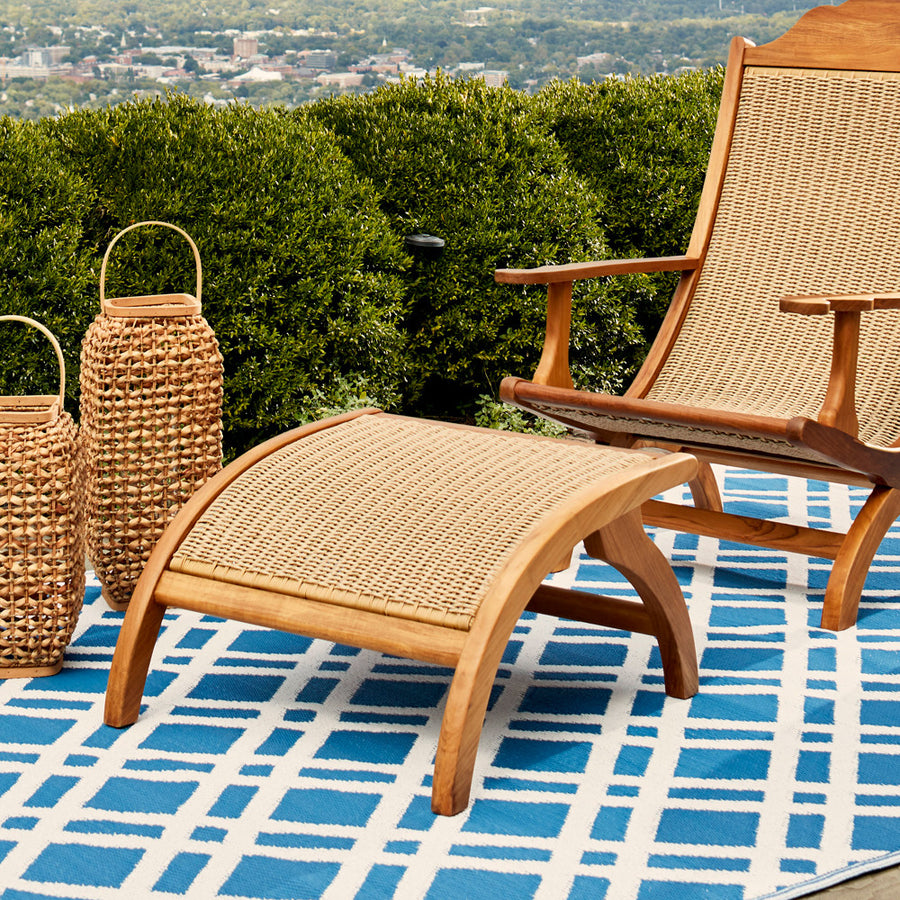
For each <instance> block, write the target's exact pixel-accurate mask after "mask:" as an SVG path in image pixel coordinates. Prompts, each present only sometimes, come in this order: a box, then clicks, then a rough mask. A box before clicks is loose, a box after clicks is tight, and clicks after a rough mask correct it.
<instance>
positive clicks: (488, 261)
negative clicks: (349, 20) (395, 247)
mask: <svg viewBox="0 0 900 900" xmlns="http://www.w3.org/2000/svg"><path fill="white" fill-rule="evenodd" d="M297 117H298V118H299V119H307V118H313V119H315V120H317V121H319V122H322V123H324V124H326V125H328V126H329V127H330V128H331V129H333V131H334V133H335V134H336V135H337V137H338V140H339V141H340V144H341V147H342V148H343V150H344V152H345V153H346V155H347V156H348V157H349V158H350V159H351V160H352V161H353V163H354V164H355V166H356V167H357V169H358V170H359V172H360V173H362V174H363V175H365V176H366V177H367V178H369V179H371V180H372V181H373V182H374V184H375V185H376V187H377V189H378V190H379V191H380V192H381V197H382V199H381V207H382V209H383V210H384V211H385V212H386V213H387V215H388V216H389V217H390V219H391V222H392V224H393V227H394V229H395V230H396V232H397V233H398V235H401V236H403V235H408V234H414V233H421V232H424V233H429V234H433V235H436V236H438V237H441V238H443V239H444V240H445V241H446V247H445V250H444V252H443V255H442V256H440V258H438V259H436V260H434V261H421V260H420V261H413V262H412V264H411V266H410V268H409V269H408V270H407V272H406V300H405V307H404V315H403V327H404V328H405V329H406V331H407V333H408V340H409V345H408V353H409V357H410V371H409V381H408V384H407V391H406V393H405V396H404V406H405V408H406V409H415V410H417V411H419V412H422V413H425V414H429V415H437V416H444V417H459V416H461V415H471V414H472V413H473V412H474V409H475V407H476V405H477V403H478V398H479V396H481V395H484V394H495V393H496V388H497V385H498V383H499V381H500V379H501V378H503V377H504V376H505V375H509V374H518V375H530V374H531V373H532V372H533V370H534V367H535V365H536V363H537V360H538V358H539V355H540V338H541V336H542V335H543V331H544V317H545V295H546V289H545V288H535V289H529V290H522V289H514V288H511V287H510V286H508V285H498V284H496V283H495V282H494V279H493V272H494V270H495V269H496V268H499V267H531V266H537V265H543V264H546V263H563V262H570V261H581V260H587V259H597V258H602V257H604V256H606V255H608V251H607V248H606V244H605V241H604V238H603V232H602V230H601V228H600V227H599V225H598V224H597V221H598V217H597V216H596V214H595V208H596V206H597V204H598V202H599V201H598V199H597V198H596V197H595V196H594V195H593V193H592V192H591V190H590V189H589V188H588V187H586V186H585V184H584V182H583V181H582V180H581V179H579V178H578V177H576V176H575V175H574V174H573V173H572V171H571V169H570V167H569V165H568V163H567V160H566V158H565V156H564V154H563V153H562V150H561V149H560V146H559V144H558V143H557V141H556V140H555V139H554V138H553V137H552V136H551V135H550V134H549V133H548V130H547V127H546V126H545V125H544V124H543V123H542V121H541V118H540V117H539V116H535V115H534V107H533V104H532V102H531V100H530V98H528V97H527V96H526V95H524V94H522V93H520V92H517V91H514V90H512V89H511V88H508V87H504V88H490V87H487V86H486V85H485V84H484V82H483V81H482V80H477V79H473V80H457V81H452V80H450V79H449V78H446V77H444V76H441V75H438V76H437V77H435V78H428V79H426V80H425V81H424V82H422V83H416V82H414V81H412V80H405V81H403V82H401V83H400V84H398V85H389V86H385V87H382V88H380V89H379V90H377V91H375V92H374V93H373V94H369V95H366V96H362V97H348V96H344V97H338V98H333V99H329V100H323V101H320V102H318V103H316V104H313V105H311V106H310V107H307V108H304V109H303V110H301V111H299V112H298V113H297ZM628 281H629V280H626V279H623V280H622V283H619V284H617V285H612V286H611V285H608V284H602V283H599V282H595V283H592V284H585V285H580V286H579V287H578V289H577V292H576V297H575V301H574V314H573V318H574V322H575V324H576V330H577V335H578V336H577V339H576V342H575V346H574V360H573V362H574V367H575V369H576V371H578V372H580V373H581V374H582V376H583V378H582V380H586V381H588V382H589V383H591V384H594V385H598V386H603V387H616V386H618V385H620V384H621V382H622V378H623V376H624V375H626V374H628V373H629V372H630V371H631V370H632V369H633V368H634V366H635V364H636V362H637V359H638V357H639V355H640V350H641V335H640V331H639V329H638V328H637V327H636V325H635V322H634V318H633V314H632V306H631V305H630V301H628V300H627V290H628V287H629V284H628ZM630 282H631V286H632V287H633V286H635V285H638V286H639V285H640V284H642V283H643V282H642V280H641V279H630Z"/></svg>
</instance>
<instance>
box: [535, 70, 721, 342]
mask: <svg viewBox="0 0 900 900" xmlns="http://www.w3.org/2000/svg"><path fill="white" fill-rule="evenodd" d="M723 74H724V70H722V69H712V70H708V71H703V72H692V73H689V74H686V75H682V76H680V77H677V78H676V77H670V76H662V75H659V76H654V77H650V78H626V79H624V80H622V81H619V80H615V79H611V80H607V81H603V82H599V83H592V84H582V83H581V82H579V81H577V80H573V81H568V82H561V81H557V82H553V83H552V84H550V85H548V86H547V87H546V88H544V89H543V90H542V91H541V92H540V93H539V94H538V95H537V97H536V104H537V106H538V107H539V109H540V114H541V115H542V116H544V117H545V118H546V119H547V121H548V122H549V123H550V129H551V131H552V133H553V134H554V135H555V136H556V138H557V140H558V141H559V143H560V144H561V146H562V147H563V149H564V150H565V153H566V156H567V159H568V162H569V165H570V166H571V168H572V170H573V171H574V172H576V173H577V174H578V175H579V176H580V177H581V178H582V179H583V180H584V181H585V183H586V184H587V185H588V186H589V187H590V189H591V191H592V192H593V194H594V195H595V197H596V205H595V207H594V210H593V213H594V217H595V218H596V220H597V221H598V222H599V224H600V225H601V227H603V228H604V229H605V231H606V240H607V242H608V243H609V247H610V250H611V251H612V253H613V254H614V255H615V256H617V257H634V256H638V257H640V256H672V255H677V254H680V253H684V251H685V250H686V249H687V244H688V240H689V239H690V233H691V227H692V225H693V223H694V216H695V214H696V211H697V204H698V202H699V199H700V191H701V188H702V187H703V178H704V176H705V173H706V164H707V161H708V157H709V150H710V146H711V144H712V136H713V132H714V131H715V125H716V113H717V110H718V106H719V98H720V96H721V93H722V79H723ZM676 279H677V275H675V276H673V275H657V276H654V278H653V284H654V290H653V294H652V296H650V297H647V298H645V299H646V301H648V302H645V303H641V305H640V306H639V308H638V321H639V322H640V324H641V326H642V327H643V328H644V330H645V332H646V333H647V334H648V335H649V336H650V337H652V336H653V335H654V334H655V333H656V330H657V329H658V327H659V323H660V321H661V319H662V316H663V315H664V314H665V311H666V308H667V307H668V303H669V300H670V299H671V292H672V288H673V287H674V282H675V280H676Z"/></svg>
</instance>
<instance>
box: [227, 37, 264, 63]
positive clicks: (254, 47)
mask: <svg viewBox="0 0 900 900" xmlns="http://www.w3.org/2000/svg"><path fill="white" fill-rule="evenodd" d="M233 46H234V55H235V56H237V57H240V58H241V59H250V57H251V56H256V54H257V53H259V41H258V40H257V39H256V38H255V37H238V38H235V39H234V44H233Z"/></svg>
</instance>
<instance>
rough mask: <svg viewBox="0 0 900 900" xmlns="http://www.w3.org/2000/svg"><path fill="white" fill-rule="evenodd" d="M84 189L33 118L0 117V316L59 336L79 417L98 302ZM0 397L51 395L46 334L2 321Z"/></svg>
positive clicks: (70, 401)
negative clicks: (81, 370)
mask: <svg viewBox="0 0 900 900" xmlns="http://www.w3.org/2000/svg"><path fill="white" fill-rule="evenodd" d="M92 208H93V204H92V197H91V192H90V188H89V186H88V185H87V184H85V182H84V181H83V180H82V179H81V178H79V177H78V176H77V175H76V174H74V173H72V172H70V171H67V169H66V167H65V165H64V162H63V161H62V160H61V158H60V154H59V153H58V152H57V148H56V147H54V146H53V145H51V144H50V143H49V142H48V141H47V140H46V138H45V137H44V135H43V134H42V132H41V131H40V130H39V128H38V127H37V126H36V125H35V124H34V123H31V122H22V121H16V120H13V119H10V118H2V119H0V282H2V284H3V300H2V304H0V313H2V314H4V315H7V314H13V315H20V316H31V317H32V318H34V319H38V320H39V321H40V322H42V323H43V324H44V325H46V326H47V327H48V328H49V329H50V331H52V332H53V333H54V334H55V335H56V337H57V338H58V340H59V342H60V344H61V346H62V347H63V352H64V355H65V358H66V369H67V380H66V394H67V403H66V406H67V409H68V411H69V412H71V413H74V414H76V415H77V406H78V399H77V397H78V356H79V351H80V347H81V338H82V336H83V335H84V330H85V322H87V321H90V315H91V313H90V311H91V310H92V308H93V304H94V303H95V302H96V301H95V297H96V287H95V286H94V273H93V272H92V270H91V257H90V254H85V252H84V235H83V227H84V222H85V220H86V219H88V218H89V216H90V212H91V210H92ZM0 329H2V330H0V347H2V348H3V358H4V359H5V360H7V361H9V362H10V363H12V364H7V365H4V366H2V367H0V393H2V394H55V393H56V392H57V391H58V390H59V374H58V370H57V368H56V363H55V356H54V353H53V349H52V348H51V347H50V345H49V344H48V343H47V339H46V338H45V337H44V336H43V335H42V334H40V333H39V332H37V331H35V330H34V329H32V328H26V327H25V326H23V325H21V324H18V323H6V322H4V323H2V325H0Z"/></svg>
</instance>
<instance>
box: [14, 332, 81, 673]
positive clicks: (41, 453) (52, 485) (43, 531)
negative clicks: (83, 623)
mask: <svg viewBox="0 0 900 900" xmlns="http://www.w3.org/2000/svg"><path fill="white" fill-rule="evenodd" d="M0 322H23V323H25V324H27V325H31V326H33V327H34V328H37V329H38V331H41V332H43V334H45V335H46V336H47V337H48V338H49V340H50V343H51V344H52V345H53V349H54V350H55V351H56V358H57V360H58V361H59V381H60V385H59V395H51V396H25V397H0V466H2V467H3V479H2V488H0V560H2V565H0V678H34V677H37V676H41V675H54V674H55V673H56V672H58V671H59V670H60V668H61V667H62V664H63V653H64V651H65V649H66V647H67V646H68V644H69V641H70V640H71V639H72V634H73V632H74V631H75V625H76V623H77V622H78V614H79V613H80V612H81V604H82V603H83V601H84V548H85V527H84V526H85V521H84V465H83V463H84V459H83V454H82V453H81V448H80V446H79V441H78V428H77V426H76V425H75V423H74V421H73V420H72V417H71V416H70V415H69V414H68V413H67V412H66V411H65V410H64V409H63V402H64V397H65V384H66V372H65V364H64V362H63V356H62V351H61V350H60V347H59V342H58V341H57V340H56V338H55V337H54V336H53V335H52V334H51V333H50V332H49V331H48V330H47V329H46V328H45V327H44V326H43V325H41V324H40V323H39V322H35V321H34V320H33V319H29V318H26V317H24V316H0Z"/></svg>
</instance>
